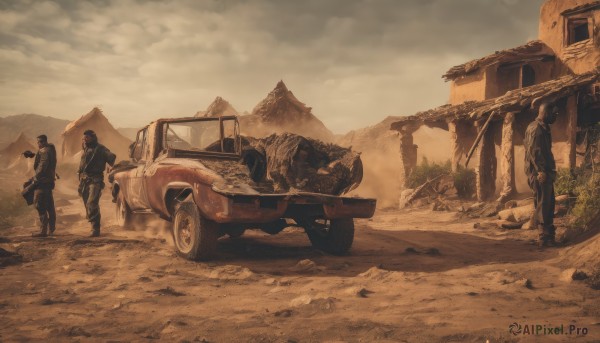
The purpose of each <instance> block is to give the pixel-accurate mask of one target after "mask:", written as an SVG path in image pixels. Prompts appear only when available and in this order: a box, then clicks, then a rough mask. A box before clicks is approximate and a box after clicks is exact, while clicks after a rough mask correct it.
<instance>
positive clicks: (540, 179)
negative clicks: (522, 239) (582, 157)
mask: <svg viewBox="0 0 600 343" xmlns="http://www.w3.org/2000/svg"><path fill="white" fill-rule="evenodd" d="M557 116H558V108H557V107H556V106H553V105H551V104H550V103H548V102H544V103H542V104H541V105H540V109H539V112H538V116H537V118H536V120H534V121H533V122H532V123H531V124H529V126H528V127H527V131H526V132H525V141H524V144H525V173H526V174H527V180H528V183H529V187H530V188H531V190H532V191H533V202H534V205H535V211H534V213H533V217H534V219H535V222H536V223H537V224H538V226H539V229H540V240H539V245H540V246H542V247H543V246H554V245H556V242H555V239H554V236H555V231H556V229H555V227H554V201H555V200H554V180H555V179H556V163H555V161H554V155H553V154H552V135H551V134H550V125H551V124H554V122H555V121H556V117H557Z"/></svg>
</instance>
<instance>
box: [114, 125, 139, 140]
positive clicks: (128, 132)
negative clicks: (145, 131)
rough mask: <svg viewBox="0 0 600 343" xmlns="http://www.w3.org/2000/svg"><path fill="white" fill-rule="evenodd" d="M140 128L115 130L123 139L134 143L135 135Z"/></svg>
mask: <svg viewBox="0 0 600 343" xmlns="http://www.w3.org/2000/svg"><path fill="white" fill-rule="evenodd" d="M141 129H142V128H141V127H120V128H118V129H117V131H119V133H120V134H121V135H123V137H125V138H127V139H129V140H130V141H132V142H133V141H135V139H136V138H137V133H138V131H140V130H141Z"/></svg>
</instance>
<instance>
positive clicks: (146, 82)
mask: <svg viewBox="0 0 600 343" xmlns="http://www.w3.org/2000/svg"><path fill="white" fill-rule="evenodd" d="M542 2H543V0H248V1H245V0H166V1H158V0H152V1H142V0H137V1H136V0H94V1H82V0H65V1H31V0H14V1H13V0H0V116H7V115H14V114H20V113H36V114H41V115H49V116H53V117H57V118H62V119H76V118H78V117H79V116H81V115H83V114H85V113H87V112H89V111H90V110H91V109H92V108H93V107H94V106H99V107H100V108H102V110H103V111H104V113H105V115H106V116H107V117H108V118H109V120H110V121H111V122H112V123H113V125H114V126H116V127H140V126H143V125H145V124H147V123H148V122H150V121H151V120H154V119H156V118H160V117H173V116H190V115H193V114H195V113H196V112H197V111H199V110H204V109H206V107H207V106H208V105H209V104H210V103H211V102H212V100H213V99H214V98H215V97H216V96H221V97H223V98H224V99H226V100H228V101H229V102H230V103H231V104H232V105H233V106H234V107H235V108H236V109H237V110H238V111H240V112H243V111H252V109H253V108H254V106H255V105H256V104H258V102H259V101H260V100H262V99H263V98H264V97H265V96H266V95H267V94H268V92H269V91H271V90H272V89H273V88H274V87H275V85H276V83H277V82H278V81H279V80H283V81H284V82H285V83H286V85H287V86H288V88H289V89H290V90H291V91H292V92H293V93H294V95H296V97H297V98H298V99H299V100H300V101H302V102H304V103H306V105H307V106H310V107H312V111H313V114H315V115H316V116H317V117H318V118H319V119H321V120H322V121H323V122H324V123H325V125H326V126H327V127H328V128H329V129H330V130H332V131H333V132H335V133H344V132H347V131H349V130H352V129H357V128H361V127H365V126H368V125H374V124H376V123H377V122H379V121H381V120H383V119H384V118H385V117H387V116H389V115H412V114H414V113H416V112H418V111H421V110H426V109H429V108H433V107H437V106H439V105H442V104H444V103H446V102H447V101H448V97H449V84H448V83H445V82H444V81H443V80H442V79H441V76H442V74H444V72H445V71H446V70H448V69H449V68H450V67H452V66H454V65H458V64H462V63H464V62H467V61H469V60H472V59H475V58H479V57H483V56H485V55H488V54H490V53H493V52H494V51H497V50H502V49H506V48H511V47H515V46H518V45H521V44H524V43H526V42H527V41H529V40H533V39H536V37H537V32H538V17H539V9H540V6H541V4H542Z"/></svg>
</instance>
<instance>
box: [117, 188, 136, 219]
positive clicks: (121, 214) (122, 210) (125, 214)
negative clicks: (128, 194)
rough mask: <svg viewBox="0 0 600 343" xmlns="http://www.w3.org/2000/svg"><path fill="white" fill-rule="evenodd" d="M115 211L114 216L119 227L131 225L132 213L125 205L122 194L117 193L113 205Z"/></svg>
mask: <svg viewBox="0 0 600 343" xmlns="http://www.w3.org/2000/svg"><path fill="white" fill-rule="evenodd" d="M115 209H116V213H115V218H117V225H119V226H120V227H127V226H131V224H132V223H133V213H132V212H131V209H130V208H129V205H127V202H126V201H125V199H124V198H123V195H122V194H119V195H117V205H116V206H115Z"/></svg>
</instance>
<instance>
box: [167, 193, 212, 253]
mask: <svg viewBox="0 0 600 343" xmlns="http://www.w3.org/2000/svg"><path fill="white" fill-rule="evenodd" d="M173 222H174V224H173V241H174V242H175V248H176V249H177V253H178V254H179V255H180V256H182V257H185V258H187V259H189V260H206V259H209V258H211V257H212V256H213V255H214V254H215V253H216V251H217V240H218V239H219V230H218V227H217V224H216V223H214V222H212V221H210V220H208V219H205V218H203V217H202V216H201V215H200V211H198V206H196V203H194V202H193V201H184V202H182V203H180V204H179V205H177V207H176V209H175V219H174V221H173Z"/></svg>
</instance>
